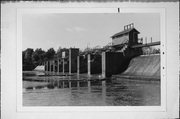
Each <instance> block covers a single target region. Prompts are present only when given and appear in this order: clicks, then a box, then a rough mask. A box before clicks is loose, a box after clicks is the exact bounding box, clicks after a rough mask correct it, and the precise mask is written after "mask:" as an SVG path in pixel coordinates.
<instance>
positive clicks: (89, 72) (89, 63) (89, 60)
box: [87, 54, 91, 76]
mask: <svg viewBox="0 0 180 119" xmlns="http://www.w3.org/2000/svg"><path fill="white" fill-rule="evenodd" d="M87 62H88V75H89V76H90V75H91V54H88V60H87Z"/></svg>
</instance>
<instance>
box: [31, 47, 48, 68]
mask: <svg viewBox="0 0 180 119" xmlns="http://www.w3.org/2000/svg"><path fill="white" fill-rule="evenodd" d="M32 60H33V64H34V65H36V66H37V65H39V64H41V63H42V62H44V61H45V51H43V50H42V49H41V48H37V49H36V50H35V51H34V53H33V54H32Z"/></svg>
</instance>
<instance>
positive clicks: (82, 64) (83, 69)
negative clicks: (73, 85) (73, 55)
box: [79, 55, 87, 73]
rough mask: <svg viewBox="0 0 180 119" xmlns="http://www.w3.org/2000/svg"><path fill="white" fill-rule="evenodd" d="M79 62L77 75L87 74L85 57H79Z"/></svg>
mask: <svg viewBox="0 0 180 119" xmlns="http://www.w3.org/2000/svg"><path fill="white" fill-rule="evenodd" d="M79 60H80V66H79V69H80V71H79V73H87V55H86V56H79Z"/></svg>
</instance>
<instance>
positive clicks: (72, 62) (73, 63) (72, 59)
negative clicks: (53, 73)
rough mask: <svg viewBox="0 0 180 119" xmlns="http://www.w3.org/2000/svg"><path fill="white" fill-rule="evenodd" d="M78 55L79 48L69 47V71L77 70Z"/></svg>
mask: <svg viewBox="0 0 180 119" xmlns="http://www.w3.org/2000/svg"><path fill="white" fill-rule="evenodd" d="M78 55H79V49H77V48H70V49H69V71H70V73H75V72H77V56H78Z"/></svg>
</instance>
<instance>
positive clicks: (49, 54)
mask: <svg viewBox="0 0 180 119" xmlns="http://www.w3.org/2000/svg"><path fill="white" fill-rule="evenodd" d="M55 54H56V52H55V50H54V48H49V49H48V50H47V52H46V53H45V60H49V59H52V58H53V57H54V56H55Z"/></svg>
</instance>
